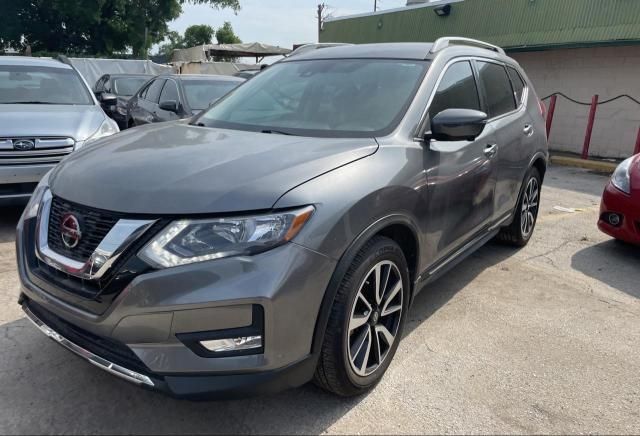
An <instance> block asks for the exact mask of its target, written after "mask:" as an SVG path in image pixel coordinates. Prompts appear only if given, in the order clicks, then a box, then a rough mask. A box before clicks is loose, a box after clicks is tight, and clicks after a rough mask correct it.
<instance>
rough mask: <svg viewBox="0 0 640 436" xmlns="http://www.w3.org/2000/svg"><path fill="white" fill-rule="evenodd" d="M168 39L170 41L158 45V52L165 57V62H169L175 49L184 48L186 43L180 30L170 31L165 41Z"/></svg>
mask: <svg viewBox="0 0 640 436" xmlns="http://www.w3.org/2000/svg"><path fill="white" fill-rule="evenodd" d="M166 40H169V41H168V42H166V43H164V44H162V45H161V46H160V47H158V54H159V55H162V56H163V57H164V59H165V62H169V61H170V60H171V54H172V53H173V51H174V50H176V49H179V48H184V47H185V45H184V38H183V37H182V35H180V34H179V33H178V32H174V31H170V32H168V33H167V36H166V38H165V41H166Z"/></svg>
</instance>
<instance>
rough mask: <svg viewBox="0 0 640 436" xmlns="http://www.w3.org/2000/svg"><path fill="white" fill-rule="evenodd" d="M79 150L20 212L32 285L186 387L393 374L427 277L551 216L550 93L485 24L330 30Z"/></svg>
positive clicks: (65, 337) (341, 383)
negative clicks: (482, 36) (410, 38)
mask: <svg viewBox="0 0 640 436" xmlns="http://www.w3.org/2000/svg"><path fill="white" fill-rule="evenodd" d="M98 144H99V145H100V146H98V147H91V148H88V149H85V150H80V152H78V153H75V154H74V155H72V156H70V157H69V158H67V159H66V160H65V161H64V162H62V163H61V164H60V165H59V166H58V167H56V168H55V169H54V170H53V171H52V172H51V173H50V174H49V176H48V177H47V178H45V179H44V180H43V181H42V182H41V183H40V185H39V187H38V189H37V191H36V193H35V194H34V196H33V198H32V201H31V202H30V204H29V205H28V207H27V209H26V210H25V212H24V215H23V217H22V219H21V220H20V223H19V225H18V241H17V247H18V265H19V272H20V279H21V282H22V294H21V296H20V301H19V302H20V304H21V305H22V307H23V309H24V311H25V312H26V314H27V315H28V317H29V318H30V319H31V320H32V321H33V322H34V323H35V324H36V325H37V326H38V328H40V330H42V331H43V332H44V333H45V334H46V335H48V336H50V337H51V338H53V339H54V340H55V341H57V342H59V343H60V344H62V345H64V346H65V347H67V348H69V349H70V350H72V351H74V352H76V353H78V354H79V355H80V356H82V357H84V358H85V359H88V360H90V361H91V362H92V363H94V364H95V365H97V366H99V367H100V368H102V369H104V370H106V371H109V372H111V373H113V374H115V375H117V376H120V377H122V378H124V379H126V380H129V381H131V382H133V383H136V384H138V385H141V386H144V387H147V388H152V389H157V390H160V391H164V392H167V393H170V394H172V395H175V396H178V397H189V398H198V397H208V396H211V395H216V394H217V395H222V396H225V397H228V396H230V395H243V394H248V393H256V392H257V393H265V392H273V391H277V390H281V389H284V388H288V387H294V386H299V385H301V384H303V383H306V382H308V381H310V380H312V379H313V380H315V381H316V383H317V384H319V385H320V386H322V387H323V388H325V389H327V390H329V391H331V392H334V393H336V394H339V395H343V396H349V395H355V394H359V393H362V392H365V391H367V390H368V389H370V388H371V387H372V386H374V385H375V384H376V383H377V382H378V381H379V380H380V378H381V377H382V375H383V374H384V372H385V371H386V370H387V368H388V367H389V364H390V363H391V360H392V358H393V356H394V354H395V352H396V349H397V347H398V343H399V342H400V339H401V338H402V331H403V326H404V324H405V322H406V320H407V315H408V309H409V306H410V305H411V302H412V300H413V298H414V296H415V294H416V293H417V292H418V291H420V290H421V289H422V288H423V287H424V285H425V284H426V283H428V282H430V281H432V280H434V279H435V278H437V277H438V276H439V275H441V274H442V273H444V272H445V271H446V270H448V269H449V268H451V267H452V266H453V265H454V264H456V263H457V262H459V261H460V260H462V259H463V258H464V257H465V256H467V255H468V254H469V253H471V252H473V251H474V250H475V249H477V248H478V247H480V246H481V245H482V244H484V243H485V242H487V241H489V240H490V239H492V238H494V237H497V238H499V239H500V240H502V241H504V242H506V243H509V244H512V245H515V246H523V245H525V244H526V243H527V242H528V241H529V239H530V238H531V235H532V232H533V229H534V226H535V223H536V217H537V214H538V204H539V199H540V189H541V184H542V180H543V177H544V173H545V169H546V166H547V141H546V135H545V126H544V121H543V115H542V106H541V104H540V102H539V100H538V98H537V97H536V94H535V92H534V90H533V87H532V86H531V83H530V82H529V80H528V79H527V78H526V75H525V73H524V72H523V71H522V69H521V68H520V67H519V66H518V64H517V63H516V62H515V61H514V60H513V59H510V58H509V57H507V56H506V55H505V54H504V52H503V51H502V50H501V49H500V48H498V47H494V46H491V45H488V44H485V43H482V42H479V41H473V40H466V39H461V38H444V39H440V40H438V41H436V42H435V43H433V44H427V43H402V44H373V45H354V46H340V47H331V48H325V49H323V50H313V51H309V52H307V53H303V54H300V55H298V56H294V57H292V58H289V59H285V60H283V61H281V62H279V63H278V64H277V65H273V66H272V67H271V68H268V69H266V70H264V71H263V72H262V73H260V74H259V75H257V76H255V77H254V78H253V79H251V80H249V81H247V82H246V83H244V84H242V85H241V86H239V87H238V88H236V89H235V90H234V91H232V92H231V93H230V94H228V95H227V96H226V97H224V98H223V99H221V100H220V101H218V102H217V104H215V105H214V106H212V107H211V108H209V109H208V110H206V111H204V112H203V113H202V114H200V115H199V116H197V117H195V118H192V119H190V120H181V121H176V122H170V123H161V124H155V125H148V126H144V127H141V128H137V129H133V130H131V131H125V132H123V133H121V134H119V135H116V136H114V137H113V138H107V139H103V140H100V141H99V143H98Z"/></svg>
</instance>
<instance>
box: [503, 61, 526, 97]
mask: <svg viewBox="0 0 640 436" xmlns="http://www.w3.org/2000/svg"><path fill="white" fill-rule="evenodd" d="M507 72H508V73H509V78H510V79H511V85H512V86H513V94H514V95H515V97H516V102H517V103H518V105H519V104H520V103H522V96H523V94H524V88H525V84H524V80H522V76H520V73H518V71H517V70H516V69H515V68H513V67H507Z"/></svg>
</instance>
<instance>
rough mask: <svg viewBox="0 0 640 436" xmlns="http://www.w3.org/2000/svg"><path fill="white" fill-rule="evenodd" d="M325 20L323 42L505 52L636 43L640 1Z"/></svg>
mask: <svg viewBox="0 0 640 436" xmlns="http://www.w3.org/2000/svg"><path fill="white" fill-rule="evenodd" d="M433 8H434V6H431V5H429V6H423V5H421V6H419V7H407V8H403V9H395V10H392V11H389V12H377V13H375V14H367V15H361V16H353V17H351V18H350V17H344V18H337V19H334V20H330V21H327V22H326V23H325V24H324V29H323V30H322V32H321V33H320V41H321V42H351V43H370V42H409V41H413V42H428V41H434V40H436V39H437V38H439V37H441V36H464V37H469V38H476V39H480V40H483V41H486V42H490V43H492V44H496V45H499V46H501V47H503V48H505V49H507V50H511V51H519V50H542V49H550V48H560V47H562V48H564V47H588V46H595V45H606V44H638V43H640V0H463V1H459V2H455V1H452V2H451V14H450V15H449V16H447V17H439V16H437V15H436V14H435V13H434V11H433Z"/></svg>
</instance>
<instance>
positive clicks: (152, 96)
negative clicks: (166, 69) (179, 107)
mask: <svg viewBox="0 0 640 436" xmlns="http://www.w3.org/2000/svg"><path fill="white" fill-rule="evenodd" d="M164 80H165V79H156V80H154V81H153V83H151V85H150V86H149V88H148V89H147V92H146V94H145V96H144V99H145V100H148V101H150V102H153V103H157V102H158V99H159V98H160V91H162V85H164Z"/></svg>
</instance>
